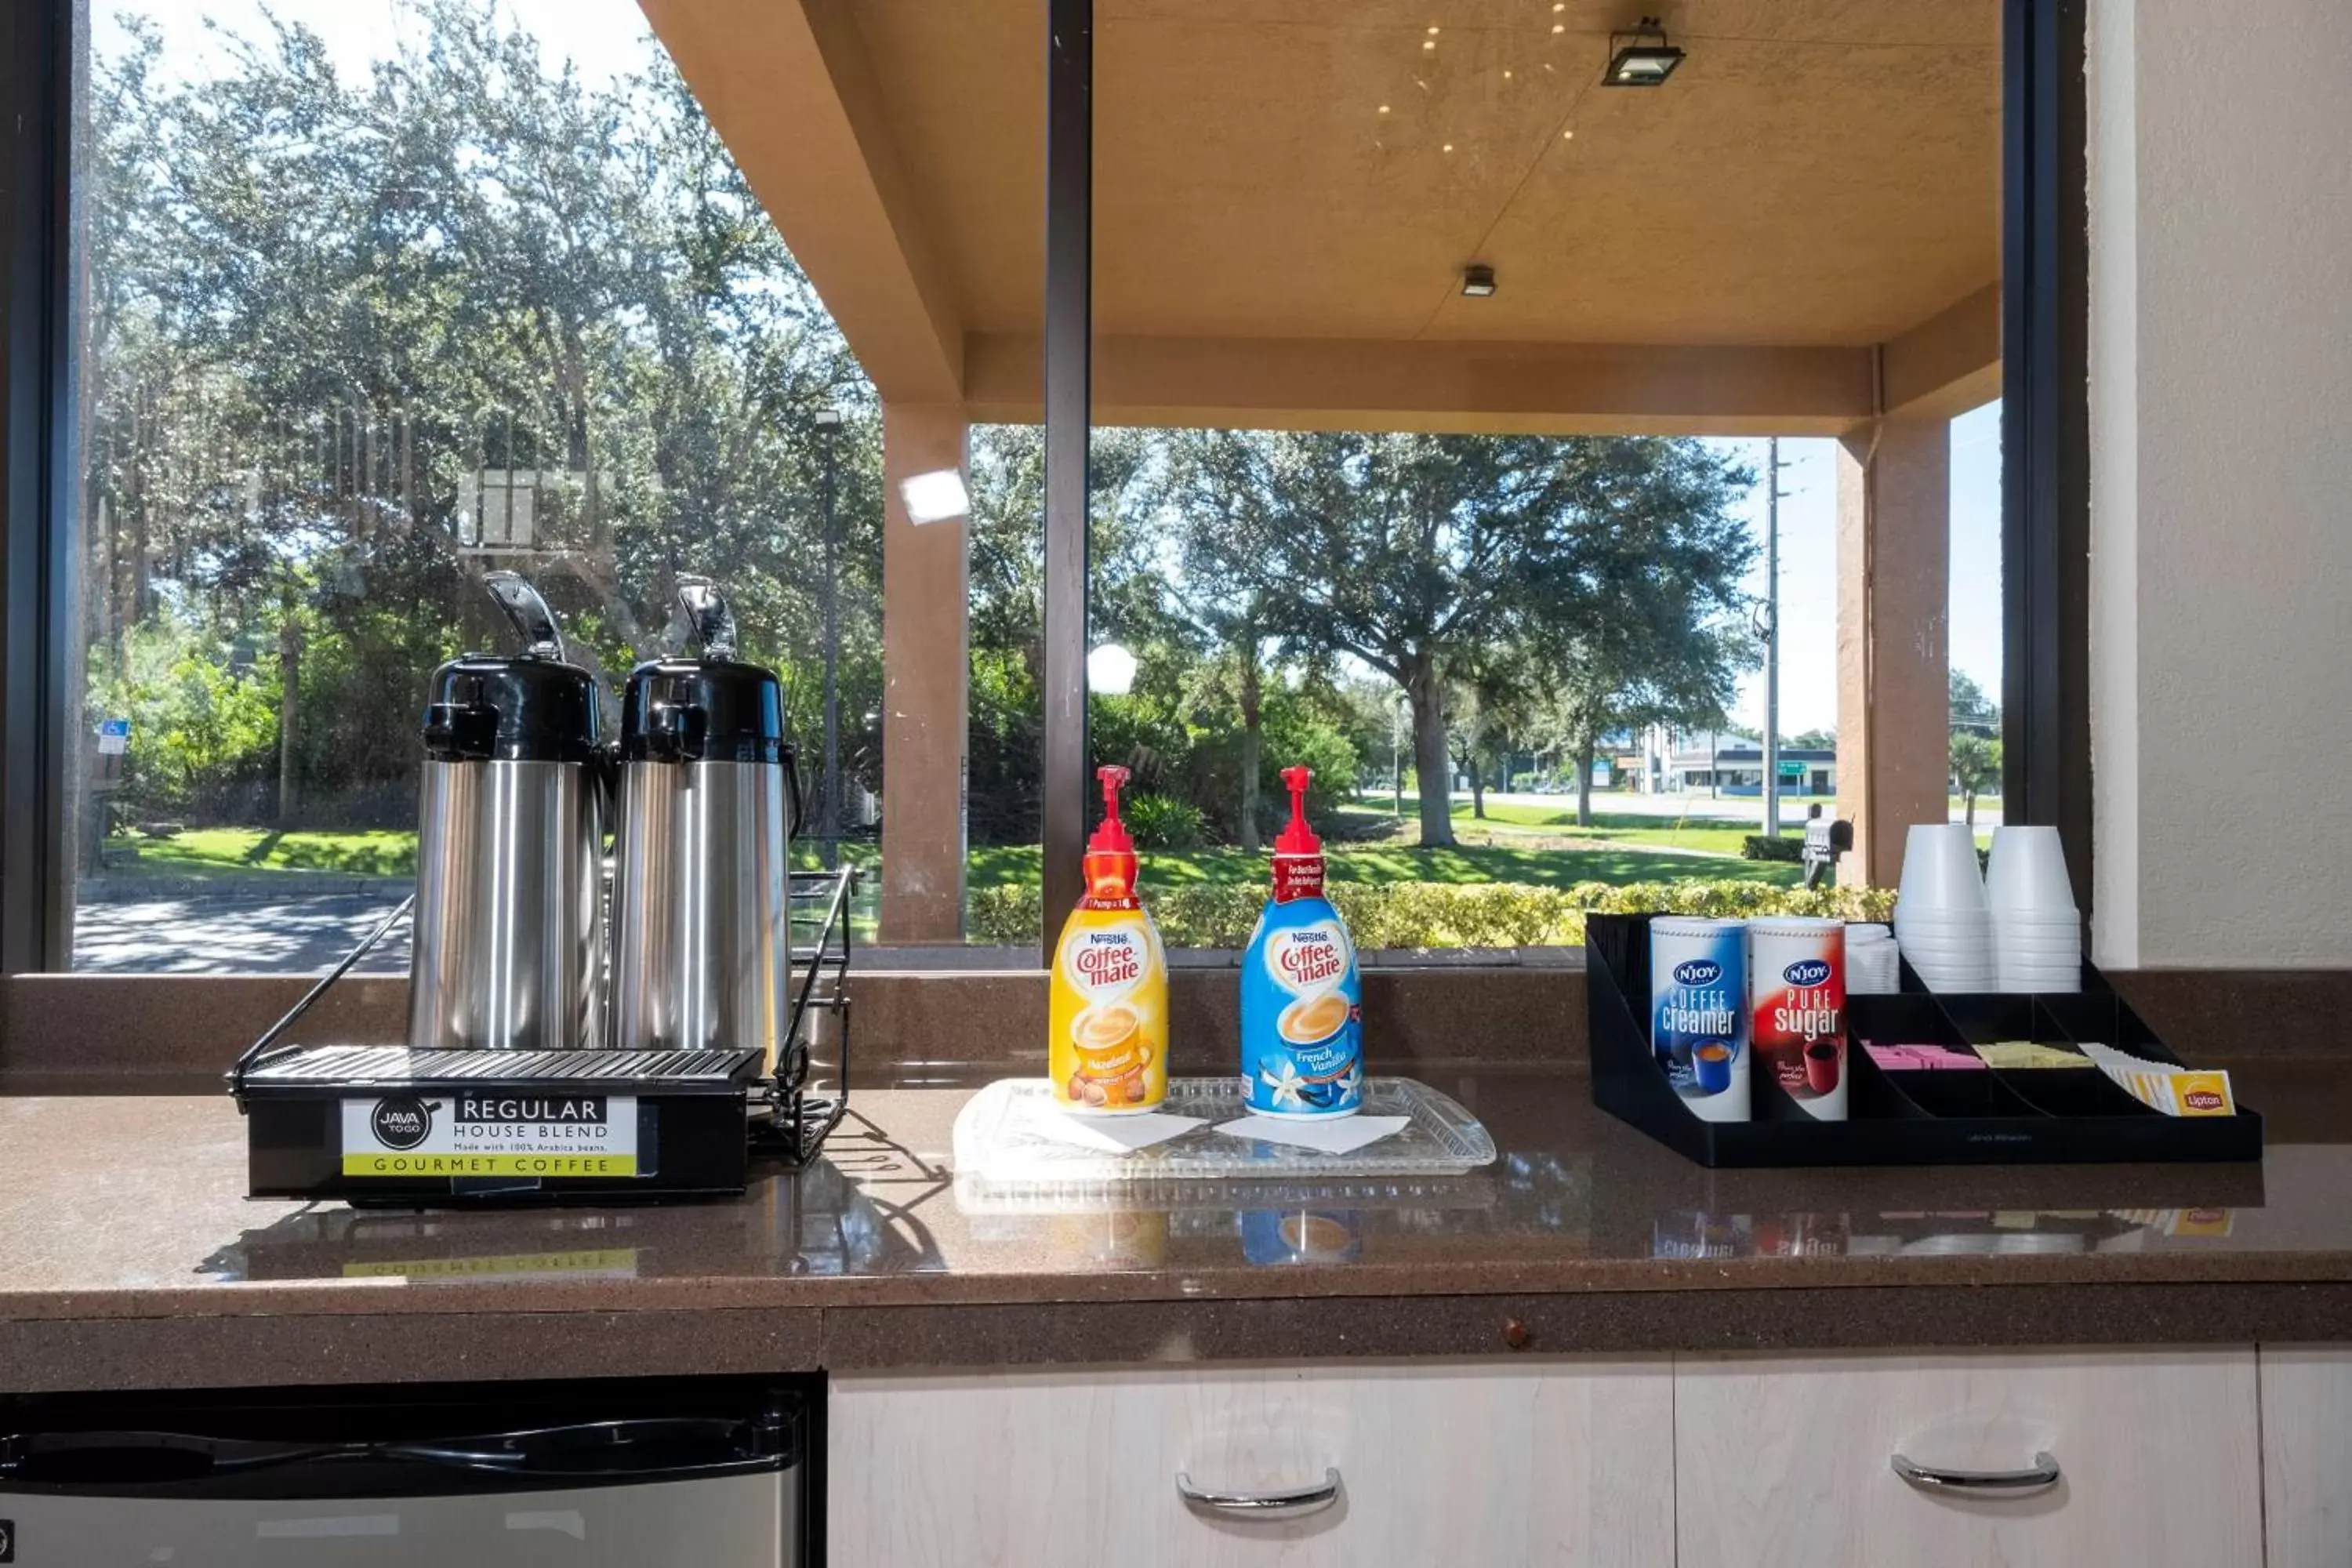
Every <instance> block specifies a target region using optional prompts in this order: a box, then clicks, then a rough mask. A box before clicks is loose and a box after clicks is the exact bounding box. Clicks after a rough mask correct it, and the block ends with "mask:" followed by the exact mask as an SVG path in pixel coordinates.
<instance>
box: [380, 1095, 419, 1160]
mask: <svg viewBox="0 0 2352 1568" xmlns="http://www.w3.org/2000/svg"><path fill="white" fill-rule="evenodd" d="M368 1124H369V1126H370V1128H371V1129H372V1130H373V1131H374V1133H375V1139H376V1142H379V1143H381V1144H383V1146H384V1147H385V1148H387V1149H414V1148H415V1147H416V1146H417V1145H418V1144H419V1143H422V1142H425V1138H426V1136H427V1135H429V1134H430V1133H431V1132H432V1131H433V1108H432V1107H431V1106H429V1105H427V1104H425V1102H424V1101H423V1100H418V1099H417V1098H415V1096H414V1095H406V1094H402V1095H394V1096H393V1097H392V1098H391V1099H389V1100H377V1101H376V1102H375V1110H374V1112H373V1114H372V1115H371V1116H370V1117H369V1118H368Z"/></svg>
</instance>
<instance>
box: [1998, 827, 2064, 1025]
mask: <svg viewBox="0 0 2352 1568" xmlns="http://www.w3.org/2000/svg"><path fill="white" fill-rule="evenodd" d="M1985 894H1986V898H1987V900H1988V902H1989V903H1990V907H1991V911H1992V929H1993V961H1994V963H1993V968H1994V978H1995V980H1996V982H1997V984H1999V986H2000V989H2001V990H2003V991H2079V990H2081V989H2082V988H2083V916H2082V912H2081V911H2080V910H2077V909H2076V908H2075V907H2074V883H2073V882H2072V881H2070V880H2069V879H2068V878H2067V875H2066V855H2065V850H2064V849H2063V847H2062V846H2061V845H2060V844H2059V842H2058V830H2057V829H2056V828H2054V827H2003V828H2000V829H1997V830H1996V831H1995V832H1994V834H1993V836H1992V862H1991V864H1990V866H1989V867H1988V868H1986V871H1985Z"/></svg>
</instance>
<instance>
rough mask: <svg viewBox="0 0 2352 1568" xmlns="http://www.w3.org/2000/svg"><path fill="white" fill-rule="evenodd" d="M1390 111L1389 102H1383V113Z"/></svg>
mask: <svg viewBox="0 0 2352 1568" xmlns="http://www.w3.org/2000/svg"><path fill="white" fill-rule="evenodd" d="M1388 111H1389V106H1388V105H1387V104H1385V103H1383V104H1381V113H1382V114H1386V113H1387V112H1388Z"/></svg>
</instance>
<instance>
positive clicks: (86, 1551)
mask: <svg viewBox="0 0 2352 1568" xmlns="http://www.w3.org/2000/svg"><path fill="white" fill-rule="evenodd" d="M807 1415H808V1413H807V1409H806V1405H805V1403H804V1401H803V1396H802V1394H800V1393H799V1392H798V1391H796V1390H794V1389H790V1388H780V1387H768V1386H752V1385H746V1384H736V1383H731V1382H730V1383H726V1384H718V1385H716V1386H712V1385H709V1384H704V1383H702V1382H701V1381H699V1380H697V1381H695V1382H688V1383H679V1384H667V1385H663V1384H656V1385H653V1387H652V1388H651V1389H650V1390H647V1389H646V1385H644V1384H635V1385H632V1384H629V1383H606V1384H597V1385H595V1386H594V1388H593V1391H590V1390H582V1389H580V1388H578V1387H576V1386H575V1387H571V1388H565V1387H561V1386H555V1387H551V1385H546V1384H525V1385H520V1386H518V1387H515V1388H512V1389H506V1390H486V1389H483V1388H479V1387H476V1388H471V1389H457V1390H449V1391H436V1390H434V1389H431V1388H422V1389H418V1390H415V1391H405V1390H404V1391H401V1392H400V1393H398V1394H394V1395H390V1396H382V1395H377V1394H370V1393H367V1392H364V1391H357V1392H355V1391H345V1390H306V1391H299V1392H293V1393H271V1392H268V1391H256V1392H254V1393H252V1394H239V1395H238V1396H237V1397H236V1399H235V1400H234V1401H227V1400H224V1399H222V1398H221V1397H220V1396H219V1395H217V1394H214V1395H210V1396H202V1395H190V1396H184V1397H172V1396H142V1397H138V1398H102V1397H101V1398H82V1399H78V1400H63V1399H51V1400H42V1399H26V1400H20V1401H16V1402H14V1403H13V1404H11V1405H5V1406H0V1521H5V1522H6V1525H7V1531H8V1541H7V1542H6V1545H5V1547H0V1555H6V1554H7V1553H8V1552H11V1551H13V1556H9V1557H8V1560H9V1561H13V1562H15V1563H18V1564H21V1565H22V1568H43V1565H52V1564H54V1565H60V1568H62V1565H67V1564H70V1565H72V1568H91V1565H96V1564H105V1563H122V1564H125V1565H129V1564H135V1563H171V1564H172V1565H173V1568H271V1565H273V1564H282V1565H284V1568H298V1565H299V1568H370V1565H373V1564H383V1565H384V1568H393V1565H394V1564H397V1565H399V1568H410V1565H412V1564H415V1563H497V1564H499V1568H555V1565H556V1564H562V1565H563V1568H606V1565H609V1568H622V1565H624V1564H626V1565H628V1568H637V1565H639V1564H644V1563H711V1564H721V1563H724V1564H742V1565H744V1568H752V1565H755V1564H756V1565H759V1568H772V1565H779V1564H781V1565H786V1568H790V1565H794V1564H799V1563H810V1562H814V1561H815V1543H814V1540H813V1533H814V1532H813V1531H812V1528H811V1521H810V1519H809V1514H810V1511H811V1510H810V1506H809V1499H808V1497H807V1487H806V1478H807V1476H808V1474H809V1459H810V1454H809V1452H808V1442H809V1438H808V1432H807Z"/></svg>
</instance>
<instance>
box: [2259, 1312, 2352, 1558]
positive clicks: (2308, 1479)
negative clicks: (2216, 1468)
mask: <svg viewBox="0 0 2352 1568" xmlns="http://www.w3.org/2000/svg"><path fill="white" fill-rule="evenodd" d="M2262 1380H2263V1527H2264V1531H2265V1533H2266V1534H2267V1535H2268V1537H2269V1541H2268V1546H2269V1550H2270V1568H2345V1565H2346V1564H2347V1563H2352V1348H2347V1347H2345V1346H2342V1345H2264V1346H2263V1350H2262Z"/></svg>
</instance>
